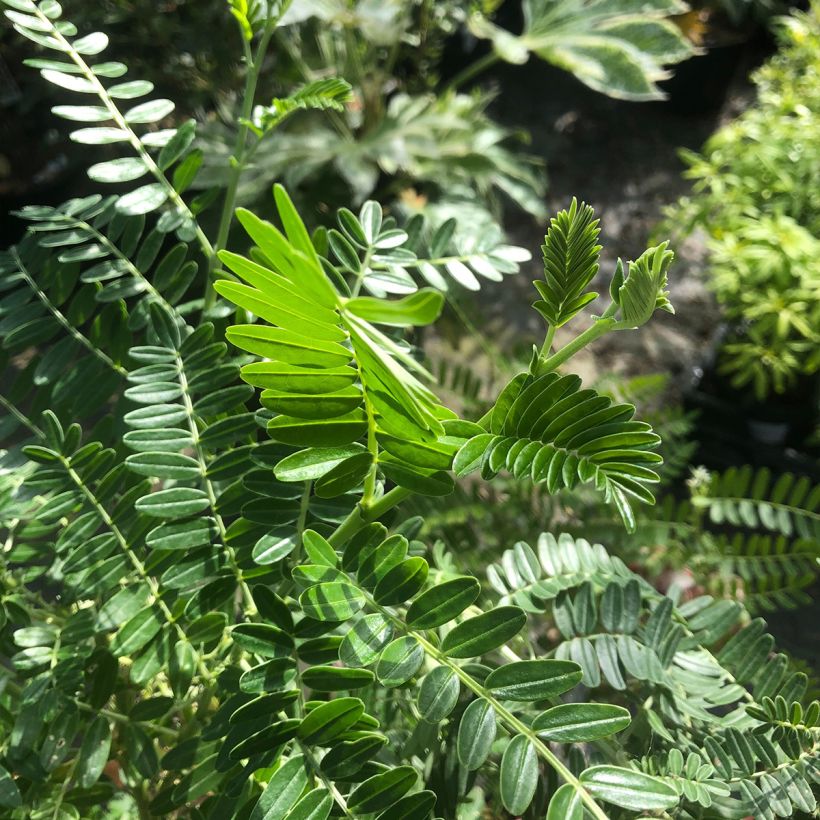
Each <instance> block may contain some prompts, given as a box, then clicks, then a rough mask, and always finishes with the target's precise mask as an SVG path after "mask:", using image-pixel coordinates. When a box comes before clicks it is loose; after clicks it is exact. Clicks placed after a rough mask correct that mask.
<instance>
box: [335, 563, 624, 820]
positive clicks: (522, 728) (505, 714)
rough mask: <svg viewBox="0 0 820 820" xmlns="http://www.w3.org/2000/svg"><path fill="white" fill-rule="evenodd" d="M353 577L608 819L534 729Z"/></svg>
mask: <svg viewBox="0 0 820 820" xmlns="http://www.w3.org/2000/svg"><path fill="white" fill-rule="evenodd" d="M348 577H349V578H350V582H351V583H353V584H355V585H356V586H357V588H358V589H359V591H360V593H361V594H362V595H363V597H364V598H365V600H366V601H367V603H368V604H369V605H370V607H371V608H373V609H375V610H377V611H378V612H380V613H381V614H382V615H383V616H384V617H385V618H387V619H388V620H390V621H392V622H393V624H394V625H395V626H396V627H397V628H398V629H400V630H401V631H402V632H404V633H405V634H406V635H408V636H409V637H412V638H413V639H415V640H416V641H417V642H418V643H419V645H420V646H421V647H422V649H424V651H425V653H426V654H427V655H428V656H429V657H431V658H433V659H434V660H436V661H437V662H438V663H440V664H441V665H442V666H446V667H447V668H448V669H450V670H452V671H453V673H454V674H455V675H456V676H457V677H458V678H459V680H461V682H462V683H463V684H464V685H465V686H466V687H467V688H468V689H469V690H470V691H471V692H473V693H474V694H475V695H477V696H478V697H480V698H483V699H484V700H486V701H487V702H488V703H489V704H490V705H491V706H492V707H493V709H494V710H495V713H496V714H497V715H498V717H499V719H500V720H501V721H502V722H503V723H504V724H506V726H507V728H508V729H511V730H512V731H514V732H515V733H518V734H522V735H524V736H525V737H526V738H527V739H528V740H529V741H530V743H532V745H533V746H534V747H535V748H536V749H537V751H538V753H539V754H540V755H541V757H542V758H544V760H546V761H547V763H549V765H550V766H551V767H552V768H553V769H554V770H555V771H556V772H557V773H558V774H559V775H560V776H561V777H562V778H563V779H564V780H565V781H566V782H567V783H569V784H570V785H571V786H572V787H573V788H574V789H575V790H576V792H577V793H578V795H579V796H580V798H581V800H582V801H583V802H584V803H585V804H586V807H587V809H588V811H589V812H590V814H591V815H592V816H593V817H595V818H596V820H609V817H608V816H607V814H606V813H605V812H604V811H603V810H602V809H601V807H600V806H599V805H598V804H597V803H596V802H595V799H594V798H593V796H592V795H591V794H590V793H589V792H588V791H587V790H586V789H585V788H584V786H583V784H582V783H581V781H580V780H578V778H577V777H575V775H574V774H573V773H572V772H571V771H570V770H569V769H568V768H567V767H566V766H565V765H564V763H563V762H562V761H561V759H560V758H559V757H558V756H557V755H556V754H555V753H554V752H553V751H552V750H551V749H550V748H549V747H548V746H547V744H546V743H544V741H543V740H541V738H540V737H538V735H537V734H536V733H535V732H534V731H533V730H532V728H531V727H529V726H527V724H526V723H524V722H523V721H521V720H520V719H519V718H517V717H516V716H515V715H514V714H513V713H512V712H510V711H509V710H508V709H507V708H506V707H505V706H504V705H503V704H502V703H501V702H500V701H499V700H498V699H496V698H495V697H494V696H493V695H492V694H491V693H490V692H488V691H487V690H486V689H485V688H484V687H483V686H482V685H481V684H480V683H479V682H478V681H477V680H475V678H473V677H472V676H471V675H470V674H469V673H468V672H466V671H465V670H464V669H463V668H462V667H460V666H459V665H458V664H457V663H455V662H454V661H453V660H451V659H450V658H448V657H447V655H446V654H444V652H442V651H441V650H440V649H439V648H438V647H437V646H435V645H434V644H432V643H431V642H430V641H428V640H427V638H426V637H425V636H424V635H422V634H421V633H420V632H417V631H416V630H414V629H410V628H409V627H408V626H407V624H406V623H405V622H404V621H403V620H402V619H401V618H399V617H398V616H397V615H395V614H394V613H393V612H391V611H390V610H389V609H387V608H385V607H383V606H381V604H379V603H377V602H376V600H375V599H374V598H373V597H372V595H370V593H369V592H368V591H367V590H365V589H363V588H362V587H361V586H360V585H359V584H358V583H357V582H356V580H355V579H354V578H352V577H351V576H348Z"/></svg>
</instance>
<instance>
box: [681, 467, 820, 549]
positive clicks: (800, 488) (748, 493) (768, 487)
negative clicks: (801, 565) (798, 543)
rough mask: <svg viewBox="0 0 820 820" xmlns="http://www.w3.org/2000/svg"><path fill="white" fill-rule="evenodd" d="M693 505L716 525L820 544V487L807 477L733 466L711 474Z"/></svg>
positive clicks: (696, 494)
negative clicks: (768, 532) (704, 511)
mask: <svg viewBox="0 0 820 820" xmlns="http://www.w3.org/2000/svg"><path fill="white" fill-rule="evenodd" d="M692 503H693V504H694V505H695V506H696V507H699V508H701V509H705V510H707V511H708V513H709V518H710V520H711V521H712V523H714V524H724V523H726V524H732V525H734V526H745V527H749V528H752V529H754V528H758V527H759V528H761V529H764V530H768V531H770V532H775V533H780V534H781V535H785V536H787V537H791V536H792V535H797V536H799V537H800V538H806V539H812V540H814V541H820V485H816V484H813V483H812V481H811V479H809V478H808V477H806V476H795V475H793V474H792V473H783V474H781V475H779V476H773V475H772V473H771V471H769V470H768V469H767V468H762V469H760V470H757V471H755V470H754V469H753V468H752V467H749V466H745V467H740V468H736V467H732V468H730V469H728V470H726V472H724V473H722V474H714V475H712V477H711V479H710V481H709V483H708V485H706V486H705V487H703V488H701V490H700V491H698V492H696V493H695V494H694V495H693V498H692Z"/></svg>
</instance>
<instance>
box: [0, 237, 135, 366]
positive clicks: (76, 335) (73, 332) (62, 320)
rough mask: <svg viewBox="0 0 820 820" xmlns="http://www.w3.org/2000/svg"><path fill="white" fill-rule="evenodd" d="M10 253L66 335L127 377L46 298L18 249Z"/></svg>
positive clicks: (30, 285) (11, 249)
mask: <svg viewBox="0 0 820 820" xmlns="http://www.w3.org/2000/svg"><path fill="white" fill-rule="evenodd" d="M9 253H11V255H12V258H13V259H14V261H15V263H16V265H17V269H18V270H19V271H20V273H21V274H22V275H23V278H24V279H25V280H26V283H27V284H28V286H29V287H30V288H31V289H32V290H33V291H34V293H35V295H36V296H37V298H38V299H39V300H40V301H41V302H42V303H43V305H45V307H46V310H48V312H49V313H51V315H52V316H53V317H54V318H55V319H56V320H57V322H59V324H60V325H61V326H62V327H63V329H64V330H65V331H66V333H68V334H69V336H71V337H72V338H73V339H74V340H75V341H77V342H79V344H80V345H82V347H84V348H86V350H88V351H90V352H91V354H92V355H94V356H96V357H97V358H98V359H99V360H100V361H102V362H103V363H104V364H106V365H107V366H108V367H110V368H111V369H112V370H113V371H114V372H115V373H116V374H117V375H119V376H127V375H128V371H127V370H126V369H125V368H124V367H122V365H119V364H117V363H116V362H115V361H113V360H112V359H111V358H110V357H109V356H108V355H107V354H106V353H104V352H103V351H102V350H100V349H99V348H98V347H96V346H95V345H93V344H92V343H91V341H90V340H89V339H87V338H86V337H85V336H83V334H82V333H80V331H79V330H77V328H75V327H74V325H72V324H71V322H69V321H68V319H66V317H65V316H64V315H63V314H62V312H61V311H60V310H59V309H58V308H56V307H55V306H54V305H53V304H52V303H51V300H50V299H49V298H48V296H46V294H45V293H44V292H43V291H42V290H40V288H39V287H38V285H37V283H36V282H35V281H34V278H33V277H32V275H31V274H30V273H29V272H28V269H27V268H26V266H25V265H24V264H23V260H22V259H21V258H20V255H19V254H18V253H17V248H15V247H14V246H12V247H11V248H9Z"/></svg>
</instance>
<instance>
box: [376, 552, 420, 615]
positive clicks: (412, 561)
mask: <svg viewBox="0 0 820 820" xmlns="http://www.w3.org/2000/svg"><path fill="white" fill-rule="evenodd" d="M428 571H429V566H428V565H427V561H425V560H424V558H421V557H419V556H414V557H413V558H408V559H406V560H405V561H402V562H401V563H400V564H396V566H394V567H393V568H392V569H390V570H388V571H387V573H385V575H383V576H382V577H381V579H380V580H379V581H378V583H377V584H376V588H375V589H374V590H373V597H374V598H375V599H376V602H377V603H379V604H381V605H382V606H395V605H396V604H401V603H404V602H405V601H406V600H408V598H412V597H413V596H414V595H415V594H416V593H417V592H418V591H419V590H420V589H421V588H422V587H423V586H424V583H425V581H426V580H427V573H428Z"/></svg>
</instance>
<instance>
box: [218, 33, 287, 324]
mask: <svg viewBox="0 0 820 820" xmlns="http://www.w3.org/2000/svg"><path fill="white" fill-rule="evenodd" d="M275 28H276V25H275V21H274V22H272V21H271V20H268V21H267V23H266V24H265V29H264V31H263V32H262V37H261V39H260V40H259V45H258V46H257V48H256V53H255V54H251V49H250V46H249V45H248V43H247V41H246V40H245V39H244V36H243V39H242V44H243V46H244V49H245V60H246V62H247V64H248V70H247V73H246V75H245V90H244V92H243V95H242V111H241V113H240V120H239V128H238V129H237V132H236V141H235V142H234V148H233V155H232V156H231V158H230V170H229V172H228V187H227V188H226V190H225V199H224V201H223V203H222V214H221V215H220V218H219V228H218V229H217V234H216V241H215V242H214V248H213V254H212V255H211V256H210V257H209V258H208V275H207V277H206V279H205V299H204V303H203V308H202V311H203V313H206V312H207V311H208V310H210V309H211V308H212V307H213V305H214V302H215V301H216V291H215V290H214V284H213V274H214V270H215V269H216V264H217V262H218V258H217V256H216V254H217V253H218V252H219V251H220V250H222V249H223V248H224V247H225V245H226V243H227V241H228V234H229V233H230V229H231V222H232V220H233V213H234V208H235V206H236V194H237V191H238V190H239V183H240V181H241V179H242V172H243V171H244V170H245V165H246V164H247V161H248V153H247V150H248V145H247V143H248V132H249V131H250V127H249V126H248V121H249V120H250V118H251V117H252V116H253V104H254V99H255V97H256V87H257V85H258V83H259V74H260V72H261V70H262V64H263V62H264V60H265V53H266V52H267V49H268V44H269V43H270V38H271V36H272V35H273V32H274V30H275Z"/></svg>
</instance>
